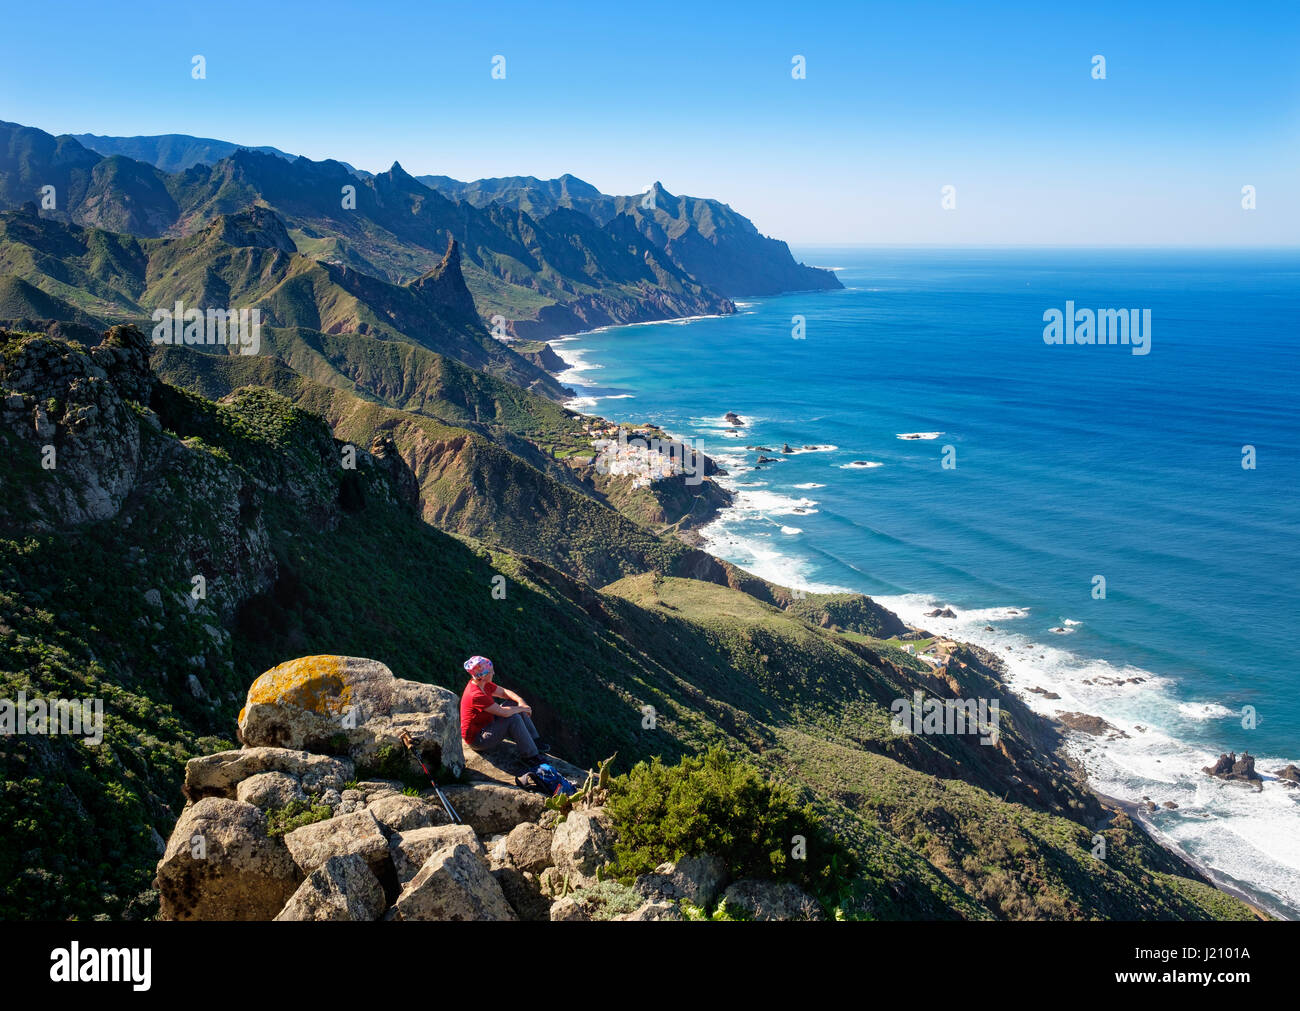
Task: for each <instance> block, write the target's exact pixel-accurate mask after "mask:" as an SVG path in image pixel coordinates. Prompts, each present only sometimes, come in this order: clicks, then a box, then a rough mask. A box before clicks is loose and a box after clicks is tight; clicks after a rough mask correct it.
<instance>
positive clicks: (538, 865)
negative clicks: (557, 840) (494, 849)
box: [505, 822, 552, 874]
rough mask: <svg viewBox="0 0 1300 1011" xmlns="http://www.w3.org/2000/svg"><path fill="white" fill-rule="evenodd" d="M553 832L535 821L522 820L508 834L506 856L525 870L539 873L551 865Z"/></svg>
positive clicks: (516, 865) (512, 863)
mask: <svg viewBox="0 0 1300 1011" xmlns="http://www.w3.org/2000/svg"><path fill="white" fill-rule="evenodd" d="M551 835H552V833H551V832H548V831H547V830H546V829H544V828H542V827H541V826H540V825H536V824H534V823H533V822H521V823H520V824H518V825H516V826H515V827H514V828H512V829H511V830H510V834H509V835H508V836H506V840H505V849H506V858H507V860H508V861H509V862H510V864H511V865H512V866H514V867H517V868H519V869H520V870H523V871H532V872H533V873H535V874H539V873H541V872H542V871H544V870H546V868H547V867H549V866H551Z"/></svg>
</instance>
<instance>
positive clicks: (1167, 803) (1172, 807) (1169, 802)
mask: <svg viewBox="0 0 1300 1011" xmlns="http://www.w3.org/2000/svg"><path fill="white" fill-rule="evenodd" d="M1160 806H1161V807H1165V808H1168V809H1169V810H1170V811H1177V810H1178V804H1177V802H1175V801H1172V800H1167V801H1165V802H1164V803H1163V804H1161V805H1160Z"/></svg>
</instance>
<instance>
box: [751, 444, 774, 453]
mask: <svg viewBox="0 0 1300 1011" xmlns="http://www.w3.org/2000/svg"><path fill="white" fill-rule="evenodd" d="M745 448H746V449H749V450H753V451H754V452H755V453H770V452H772V447H771V446H746V447H745Z"/></svg>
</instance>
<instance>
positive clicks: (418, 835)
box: [388, 825, 487, 883]
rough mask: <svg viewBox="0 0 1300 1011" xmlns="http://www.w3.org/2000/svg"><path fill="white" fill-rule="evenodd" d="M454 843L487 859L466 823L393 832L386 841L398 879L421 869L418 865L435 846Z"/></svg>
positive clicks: (477, 839) (404, 879)
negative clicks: (466, 847)
mask: <svg viewBox="0 0 1300 1011" xmlns="http://www.w3.org/2000/svg"><path fill="white" fill-rule="evenodd" d="M457 844H460V845H464V846H468V847H469V848H470V849H471V850H473V851H474V852H475V853H477V854H478V855H479V856H480V857H481V858H482V859H484V860H486V859H487V853H486V851H485V850H484V849H483V844H482V843H481V842H479V838H478V836H476V835H475V834H474V830H473V829H472V828H470V827H469V826H468V825H437V826H434V827H433V828H417V829H412V830H411V831H409V832H400V833H397V834H395V835H394V836H393V837H392V838H391V839H390V840H389V841H388V847H389V851H390V852H391V853H392V856H393V866H394V868H396V870H397V880H398V881H400V882H403V883H405V882H407V881H410V880H411V879H412V878H413V877H415V876H416V875H417V874H419V873H420V868H421V867H423V866H424V864H425V861H427V860H428V859H429V857H430V856H431V855H432V854H433V852H434V851H435V850H440V849H443V848H445V847H447V846H454V845H457Z"/></svg>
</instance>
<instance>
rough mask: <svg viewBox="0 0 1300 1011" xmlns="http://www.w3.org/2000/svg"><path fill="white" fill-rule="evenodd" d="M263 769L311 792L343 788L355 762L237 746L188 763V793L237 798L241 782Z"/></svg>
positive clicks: (192, 796)
mask: <svg viewBox="0 0 1300 1011" xmlns="http://www.w3.org/2000/svg"><path fill="white" fill-rule="evenodd" d="M264 772H282V773H284V774H285V775H288V776H292V777H294V778H295V779H296V780H297V781H298V782H299V783H300V784H301V785H302V788H303V789H304V790H306V791H307V792H308V793H317V792H322V791H324V790H327V789H333V790H341V789H343V785H344V784H345V783H346V782H347V781H348V780H350V779H351V778H352V776H353V774H354V771H353V765H352V763H351V762H350V761H348V759H346V758H330V757H328V756H326V755H313V754H311V752H308V751H297V750H293V749H288V748H236V749H235V750H234V751H219V752H217V753H216V754H213V755H201V756H200V757H198V758H191V759H190V760H189V761H188V762H186V763H185V786H184V790H185V796H186V797H188V798H189V799H190V800H201V799H202V798H204V797H226V798H230V799H234V797H235V795H236V793H237V788H238V786H239V784H240V783H242V782H243V781H244V780H246V779H250V778H252V777H253V776H256V775H258V774H260V773H264Z"/></svg>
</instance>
